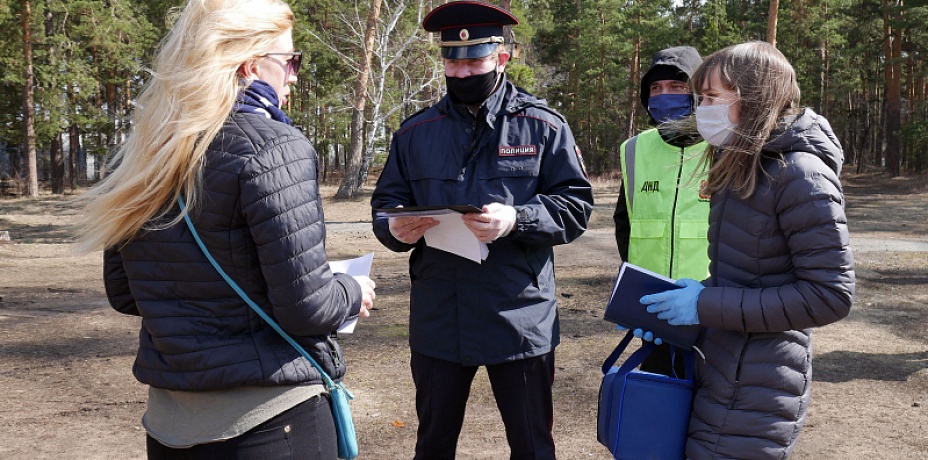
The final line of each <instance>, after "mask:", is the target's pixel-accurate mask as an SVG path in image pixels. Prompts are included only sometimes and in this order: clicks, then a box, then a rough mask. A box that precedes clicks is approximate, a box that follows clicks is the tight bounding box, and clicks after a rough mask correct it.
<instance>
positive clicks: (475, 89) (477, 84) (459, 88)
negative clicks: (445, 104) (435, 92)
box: [445, 68, 499, 105]
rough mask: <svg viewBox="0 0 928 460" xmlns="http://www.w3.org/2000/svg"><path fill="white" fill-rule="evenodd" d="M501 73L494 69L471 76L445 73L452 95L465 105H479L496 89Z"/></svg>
mask: <svg viewBox="0 0 928 460" xmlns="http://www.w3.org/2000/svg"><path fill="white" fill-rule="evenodd" d="M497 80H499V73H498V72H497V71H496V69H495V68H494V69H493V70H491V71H489V72H487V73H484V74H480V75H471V76H469V77H464V78H458V77H449V76H447V75H445V85H446V86H447V87H448V93H449V94H451V97H452V98H453V99H454V100H455V101H457V102H460V103H462V104H464V105H477V104H481V103H483V101H485V100H487V98H488V97H490V94H492V93H493V90H494V89H496V82H497Z"/></svg>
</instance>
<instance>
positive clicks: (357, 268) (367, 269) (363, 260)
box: [329, 252, 374, 334]
mask: <svg viewBox="0 0 928 460" xmlns="http://www.w3.org/2000/svg"><path fill="white" fill-rule="evenodd" d="M373 262H374V253H373V252H372V253H370V254H366V255H363V256H361V257H355V258H354V259H348V260H330V261H329V268H330V269H331V270H332V273H344V274H346V275H351V276H370V274H371V264H373ZM356 324H358V318H352V319H349V320H348V321H345V323H344V324H342V325H341V326H339V328H338V333H340V334H350V333H352V332H354V326H355V325H356Z"/></svg>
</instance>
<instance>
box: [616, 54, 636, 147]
mask: <svg viewBox="0 0 928 460" xmlns="http://www.w3.org/2000/svg"><path fill="white" fill-rule="evenodd" d="M640 68H641V36H637V37H635V44H634V48H633V51H632V57H631V60H630V61H629V63H628V77H629V78H628V81H632V82H639V81H640V80H641V72H640V71H639V69H640ZM640 87H641V85H640V84H639V85H634V84H633V85H631V86H630V89H629V90H628V92H626V95H625V97H626V100H627V101H629V110H628V122H627V123H626V124H625V138H626V139H628V138H630V137H632V136H634V135H635V134H636V133H635V115H636V114H637V113H638V105H639V104H641V98H639V97H638V91H639V90H640ZM616 161H617V162H618V159H616Z"/></svg>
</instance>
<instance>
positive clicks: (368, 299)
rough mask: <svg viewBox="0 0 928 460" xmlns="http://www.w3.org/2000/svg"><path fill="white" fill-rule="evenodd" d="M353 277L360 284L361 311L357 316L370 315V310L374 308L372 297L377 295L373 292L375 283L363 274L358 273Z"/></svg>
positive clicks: (365, 316)
mask: <svg viewBox="0 0 928 460" xmlns="http://www.w3.org/2000/svg"><path fill="white" fill-rule="evenodd" d="M353 278H354V280H355V281H357V282H358V284H360V285H361V312H360V313H358V316H360V317H361V318H367V317H369V316H371V310H372V309H373V308H374V298H375V297H377V295H376V294H375V293H374V288H375V287H377V285H376V284H375V283H374V280H372V279H370V278H368V277H366V276H364V275H358V276H355V277H353Z"/></svg>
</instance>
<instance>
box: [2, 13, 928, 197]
mask: <svg viewBox="0 0 928 460" xmlns="http://www.w3.org/2000/svg"><path fill="white" fill-rule="evenodd" d="M491 2H493V3H495V4H499V5H501V6H503V7H505V8H508V9H510V10H511V11H513V12H514V14H515V15H516V16H518V17H519V18H520V21H521V24H520V25H518V26H515V27H513V30H512V31H511V37H510V39H511V40H512V42H513V45H512V46H513V49H514V51H515V52H516V55H517V59H515V60H514V61H511V64H510V65H509V66H508V67H507V75H508V76H509V78H510V79H511V80H513V81H515V82H516V83H517V84H518V85H520V86H522V87H524V88H526V89H527V90H529V91H531V92H533V93H535V94H537V95H539V96H541V97H544V98H546V99H547V100H548V101H549V103H551V105H552V106H553V107H555V108H557V109H558V110H559V111H560V112H562V113H563V114H564V115H565V116H566V118H567V120H568V122H569V123H570V125H571V128H572V129H573V131H574V136H575V137H576V139H577V143H578V144H579V147H580V149H581V150H582V151H583V155H584V158H585V160H586V165H587V168H588V170H589V172H590V174H593V175H611V174H615V172H616V168H617V160H618V156H619V155H618V149H619V145H620V144H621V142H622V141H623V140H624V139H626V138H628V137H630V136H631V135H634V134H635V133H636V132H638V131H639V130H640V129H642V128H645V127H647V116H646V114H645V113H644V111H643V109H642V108H641V107H640V104H639V99H638V82H639V80H640V77H641V74H642V72H643V71H644V70H646V69H647V67H648V65H649V64H650V59H651V55H652V54H653V53H654V52H655V51H657V50H659V49H662V48H666V47H669V46H675V45H692V46H695V47H696V48H697V49H698V50H699V51H700V53H701V54H702V55H703V56H707V55H708V54H710V53H711V52H713V51H716V50H718V49H720V48H723V47H725V46H727V45H731V44H735V43H740V42H744V41H749V40H766V41H770V42H772V43H775V44H776V46H777V47H778V48H779V49H780V50H781V51H782V52H783V53H784V54H785V55H786V57H787V58H788V59H789V60H790V62H791V63H792V64H793V66H794V67H795V68H796V71H797V72H798V74H799V81H800V85H801V88H802V103H803V105H805V106H808V107H812V108H813V109H814V110H816V111H817V112H819V113H821V114H824V115H825V116H826V117H827V118H828V119H829V120H830V121H831V123H832V125H833V127H834V128H835V130H836V132H837V134H838V136H839V138H840V139H841V141H842V143H843V145H844V148H845V155H846V162H847V164H848V165H852V166H853V167H854V168H856V169H857V170H860V169H862V168H867V167H876V168H883V169H885V171H886V172H887V173H889V174H890V175H892V176H896V175H900V174H903V173H907V172H914V173H922V172H925V171H926V170H928V101H926V93H928V65H926V56H928V28H926V26H925V25H926V24H928V0H764V1H752V0H624V1H622V0H500V1H497V0H491ZM182 3H183V1H181V0H0V28H2V30H3V31H4V33H3V35H2V37H0V66H2V69H3V70H2V73H0V193H12V194H16V195H26V196H37V195H38V193H39V190H40V189H43V190H50V191H51V192H52V193H70V192H72V191H74V190H75V189H79V188H80V187H84V186H87V185H89V184H92V183H93V182H94V181H96V180H98V179H99V178H100V177H101V175H102V174H105V171H104V170H103V167H102V166H103V164H104V160H105V159H106V158H107V156H108V155H109V154H110V153H111V152H113V151H114V148H115V146H117V145H118V144H119V143H120V142H121V140H122V139H124V138H125V136H126V135H127V133H128V132H129V130H130V129H131V120H132V111H133V108H134V104H133V103H134V100H135V97H136V95H137V94H138V93H139V92H140V90H141V88H142V87H143V86H144V84H145V83H146V80H147V79H148V75H149V74H148V69H147V67H148V66H149V65H150V62H151V59H152V55H153V53H154V50H155V48H156V46H157V44H158V41H159V40H160V39H161V38H162V37H163V36H164V34H165V32H166V30H167V28H168V27H169V25H170V16H171V14H170V12H171V11H172V8H174V7H177V6H179V5H181V4H182ZM440 3H444V2H442V1H427V0H291V1H290V2H289V4H290V6H291V7H292V8H293V10H294V12H295V13H296V15H297V21H298V23H297V26H296V28H295V30H294V41H295V44H296V47H297V48H298V49H300V50H302V51H303V52H304V57H303V67H302V70H301V73H300V78H299V82H298V83H297V84H296V86H295V87H294V88H293V94H292V95H291V100H290V102H289V106H288V107H287V108H286V110H287V112H288V113H289V114H290V116H291V117H292V118H293V119H294V121H295V123H296V124H298V125H299V126H301V127H302V129H303V130H304V132H305V133H306V135H307V136H308V137H309V139H310V141H311V142H312V143H313V145H314V146H315V147H316V149H317V150H318V151H319V153H320V162H321V163H320V167H321V171H322V175H323V179H324V180H325V181H326V182H327V183H330V184H339V189H338V196H340V197H352V196H355V195H356V194H358V192H359V189H360V187H361V184H363V183H364V181H365V180H366V179H367V176H368V174H369V172H370V171H376V167H377V166H378V165H379V164H382V163H383V161H384V159H385V158H386V154H387V149H388V146H389V140H390V135H391V133H392V132H393V131H394V130H395V129H397V128H398V127H399V125H400V123H401V122H402V121H403V120H404V119H405V118H406V117H408V116H409V115H411V114H413V113H415V112H417V111H418V110H420V109H422V108H423V107H426V106H428V105H431V104H433V103H435V102H436V101H437V100H438V99H439V98H440V97H441V95H442V93H443V92H444V77H443V72H442V66H441V60H440V58H439V54H438V50H437V45H436V41H435V38H434V37H432V36H430V34H428V33H426V32H424V31H423V30H422V29H421V27H420V24H421V22H422V18H423V16H424V15H425V14H426V13H427V12H428V11H429V10H430V9H431V8H433V7H435V6H437V5H438V4H440ZM202 97H203V99H204V101H205V102H206V103H208V101H209V98H210V95H208V94H204V95H202Z"/></svg>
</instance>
